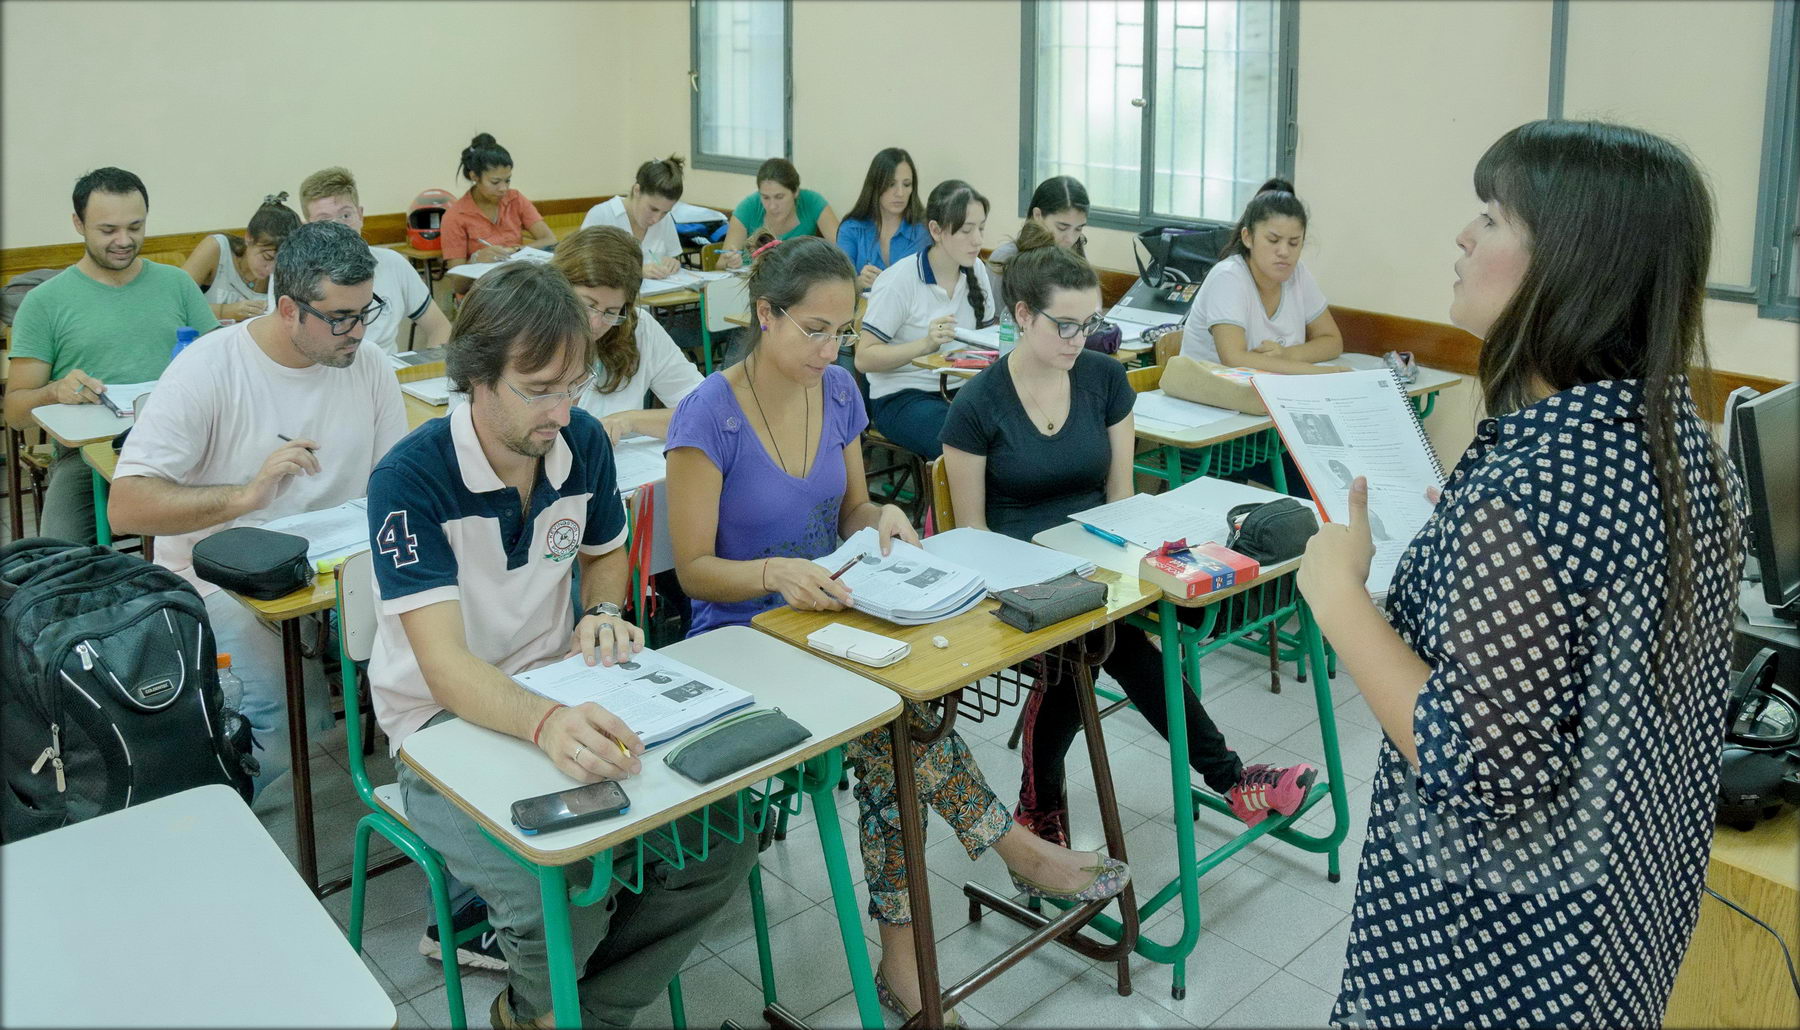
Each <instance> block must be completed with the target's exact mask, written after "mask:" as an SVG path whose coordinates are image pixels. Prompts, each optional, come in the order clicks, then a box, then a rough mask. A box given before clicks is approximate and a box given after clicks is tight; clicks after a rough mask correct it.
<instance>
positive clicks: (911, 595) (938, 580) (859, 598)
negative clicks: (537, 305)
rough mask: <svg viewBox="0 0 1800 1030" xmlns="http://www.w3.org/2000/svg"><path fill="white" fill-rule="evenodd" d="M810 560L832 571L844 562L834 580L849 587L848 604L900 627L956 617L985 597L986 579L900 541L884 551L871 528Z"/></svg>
mask: <svg viewBox="0 0 1800 1030" xmlns="http://www.w3.org/2000/svg"><path fill="white" fill-rule="evenodd" d="M813 563H814V564H815V565H818V566H819V567H821V568H823V569H825V570H826V571H828V572H831V573H836V572H837V571H838V570H839V569H844V567H845V566H846V565H848V566H849V568H847V569H845V570H844V573H843V575H841V576H839V577H838V580H839V582H841V583H843V584H844V585H845V586H847V587H849V588H850V595H851V607H853V608H855V609H856V610H857V611H862V612H867V613H869V614H870V615H873V616H875V617H876V618H878V619H886V620H888V621H889V622H892V623H895V624H897V625H902V626H915V625H921V624H923V623H927V622H936V621H938V620H939V619H947V618H949V617H950V616H952V615H960V614H962V613H963V612H965V611H968V610H969V609H970V608H973V607H974V606H975V605H976V604H978V603H979V602H980V601H981V599H982V598H984V597H986V596H987V583H986V581H985V580H983V579H982V578H981V576H980V575H979V574H977V573H976V572H975V571H973V570H972V569H967V568H964V567H963V566H961V565H958V564H956V563H955V562H952V561H950V560H948V559H945V558H942V557H939V556H937V555H934V554H932V553H931V552H929V551H926V550H923V549H921V548H918V547H914V546H913V545H912V544H909V543H907V542H906V541H904V540H894V541H893V542H892V545H891V548H890V550H889V551H888V553H887V554H885V555H884V554H882V553H881V538H880V536H879V535H878V534H877V533H876V531H875V529H874V527H868V528H865V529H860V530H857V531H856V532H855V533H853V534H852V535H851V536H850V539H848V540H846V541H844V543H843V544H842V545H841V546H840V547H839V548H838V549H837V550H835V551H833V552H831V553H830V554H828V555H826V556H825V557H823V558H815V559H813Z"/></svg>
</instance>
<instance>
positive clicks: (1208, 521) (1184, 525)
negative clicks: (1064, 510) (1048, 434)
mask: <svg viewBox="0 0 1800 1030" xmlns="http://www.w3.org/2000/svg"><path fill="white" fill-rule="evenodd" d="M1272 499H1273V498H1271V500H1272ZM1069 518H1070V519H1073V520H1074V521H1076V522H1079V523H1082V524H1083V525H1088V526H1093V527H1094V528H1095V529H1099V530H1104V531H1105V532H1108V533H1111V534H1112V535H1114V536H1117V537H1123V538H1125V539H1126V540H1129V541H1131V543H1133V544H1135V545H1137V546H1139V547H1142V548H1145V549H1146V550H1148V549H1150V548H1153V547H1160V546H1162V544H1163V543H1164V542H1166V541H1170V540H1181V539H1185V540H1187V542H1188V543H1190V544H1199V543H1205V542H1206V541H1208V540H1212V541H1216V542H1218V543H1221V544H1222V543H1224V542H1225V531H1224V527H1225V512H1224V511H1223V510H1220V509H1217V508H1215V507H1213V506H1212V505H1210V504H1202V503H1199V502H1198V500H1196V499H1190V498H1179V499H1177V498H1173V497H1171V496H1170V495H1169V494H1132V495H1131V496H1130V497H1127V498H1125V499H1124V500H1121V501H1114V502H1112V503H1111V504H1102V505H1100V506H1099V507H1097V508H1089V509H1087V510H1086V511H1078V512H1076V513H1075V514H1073V515H1070V516H1069Z"/></svg>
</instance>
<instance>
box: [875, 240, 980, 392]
mask: <svg viewBox="0 0 1800 1030" xmlns="http://www.w3.org/2000/svg"><path fill="white" fill-rule="evenodd" d="M930 253H931V248H930V247H926V248H925V249H924V250H921V251H919V253H918V254H917V255H915V256H913V257H912V258H909V259H907V260H904V261H898V262H895V263H894V264H891V265H889V266H888V267H887V268H886V269H884V270H883V271H882V273H881V274H880V275H878V276H876V277H875V285H873V286H871V287H869V307H868V309H867V310H866V311H864V312H863V320H862V331H863V332H865V333H868V334H869V335H870V336H873V337H874V338H875V339H877V340H879V341H881V342H882V343H911V342H912V341H914V340H920V339H924V337H925V333H926V330H927V329H928V328H929V327H930V325H931V322H932V320H933V319H937V318H942V317H943V316H945V315H954V316H955V317H956V324H957V325H958V326H961V327H962V328H964V329H975V328H977V327H978V324H986V323H988V322H992V321H993V320H994V319H996V318H998V317H1000V316H999V312H1000V301H999V298H997V297H995V296H994V295H993V291H992V290H991V289H989V288H988V286H989V284H990V283H991V282H992V281H993V277H992V276H991V275H990V274H989V273H988V267H987V264H986V263H985V262H983V261H982V260H981V259H980V258H976V259H975V274H976V276H978V277H979V278H978V280H977V281H978V282H979V283H980V284H981V287H982V294H983V296H982V301H983V303H982V305H981V311H980V312H977V311H976V310H975V308H974V306H973V301H972V298H971V297H970V296H969V277H968V276H967V275H965V274H963V272H962V270H961V269H958V270H957V273H956V276H955V278H954V279H953V280H952V281H951V282H950V283H948V284H944V283H939V282H938V281H937V277H936V276H935V275H933V274H932V271H931V261H930V260H929V259H928V255H930ZM946 286H948V288H947V289H946ZM956 346H960V344H957V345H956ZM868 377H869V396H870V397H871V398H874V397H886V396H887V395H889V394H892V393H899V392H900V391H902V390H925V391H928V392H930V393H936V392H937V388H938V374H937V373H936V372H932V371H929V370H927V369H923V368H914V367H912V366H911V365H910V364H908V365H902V366H901V367H900V368H897V369H895V370H894V371H892V372H870V373H868ZM948 385H949V387H950V388H951V389H953V390H954V389H956V388H957V387H958V386H961V385H962V380H960V379H957V378H956V377H954V376H952V377H951V379H950V382H949V384H948Z"/></svg>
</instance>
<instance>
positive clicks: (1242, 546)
mask: <svg viewBox="0 0 1800 1030" xmlns="http://www.w3.org/2000/svg"><path fill="white" fill-rule="evenodd" d="M1225 521H1226V522H1227V523H1229V524H1230V526H1231V537H1230V539H1228V540H1227V541H1226V542H1225V546H1226V547H1229V548H1231V549H1232V550H1234V551H1236V552H1237V553H1239V554H1241V555H1243V556H1245V557H1246V558H1254V559H1256V563H1257V564H1258V565H1261V566H1263V567H1265V568H1266V567H1268V566H1270V565H1273V564H1275V563H1276V562H1284V561H1287V560H1288V559H1289V558H1298V557H1299V556H1300V555H1301V554H1302V553H1304V552H1305V551H1306V542H1307V541H1308V540H1310V539H1312V535H1313V534H1314V533H1317V532H1318V531H1319V520H1318V518H1317V516H1315V515H1314V514H1313V512H1312V508H1310V507H1308V506H1307V505H1306V504H1305V503H1304V502H1302V501H1299V500H1297V499H1295V498H1292V497H1283V498H1280V499H1279V500H1274V501H1264V502H1261V503H1258V502H1256V501H1252V502H1250V503H1249V504H1239V505H1236V506H1235V507H1233V508H1232V509H1231V510H1230V511H1229V512H1226V514H1225Z"/></svg>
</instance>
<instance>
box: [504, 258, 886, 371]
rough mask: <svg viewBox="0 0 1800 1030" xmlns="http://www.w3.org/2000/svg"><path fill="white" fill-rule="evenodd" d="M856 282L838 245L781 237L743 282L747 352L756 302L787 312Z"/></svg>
mask: <svg viewBox="0 0 1800 1030" xmlns="http://www.w3.org/2000/svg"><path fill="white" fill-rule="evenodd" d="M557 249H559V250H560V249H561V248H560V247H559V248H557ZM483 278H485V276H484V277H483ZM855 281H856V269H854V268H851V267H850V259H849V258H848V257H846V256H845V255H844V252H843V251H841V250H839V249H838V247H837V244H835V243H827V242H826V241H825V240H824V239H823V238H821V237H818V236H796V237H794V238H793V239H791V240H781V241H779V242H778V243H776V244H775V245H774V246H772V247H770V248H769V249H768V250H765V251H763V253H762V256H761V257H758V258H757V259H756V263H755V264H753V265H751V266H750V279H749V281H748V282H746V283H745V284H744V290H745V292H746V293H747V294H749V297H750V315H751V326H750V343H749V345H748V346H746V347H745V348H744V353H745V354H749V353H750V352H751V351H753V350H755V349H756V346H757V344H759V343H761V342H762V326H761V325H760V324H757V322H756V316H757V311H756V302H757V301H759V300H766V301H768V302H769V306H770V307H771V308H775V309H777V310H782V311H785V310H787V309H788V308H791V307H793V306H794V305H795V304H798V303H800V302H801V301H802V300H805V299H806V294H807V293H808V292H809V291H810V290H811V289H812V288H813V287H814V286H817V285H818V284H819V283H822V282H855Z"/></svg>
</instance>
